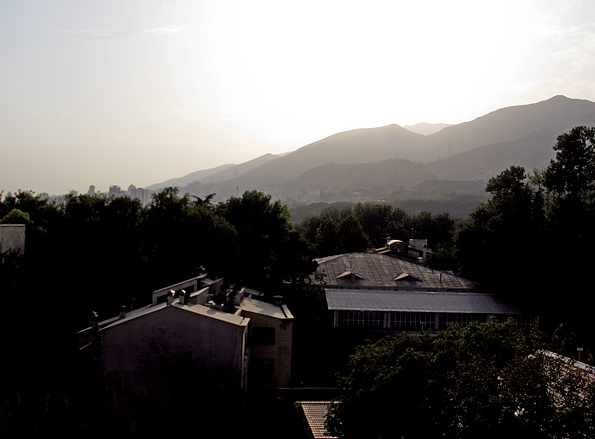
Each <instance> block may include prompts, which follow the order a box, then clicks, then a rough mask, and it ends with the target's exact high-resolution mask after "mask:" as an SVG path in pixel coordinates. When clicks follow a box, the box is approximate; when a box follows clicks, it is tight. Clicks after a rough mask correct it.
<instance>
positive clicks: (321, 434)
mask: <svg viewBox="0 0 595 439" xmlns="http://www.w3.org/2000/svg"><path fill="white" fill-rule="evenodd" d="M300 404H301V406H302V410H303V411H304V416H305V417H306V422H308V427H310V431H311V433H312V437H313V438H314V439H319V438H325V439H333V438H336V437H335V436H330V435H329V434H328V432H327V431H326V427H325V426H324V422H325V420H326V413H327V411H328V406H329V405H330V404H331V402H330V401H300Z"/></svg>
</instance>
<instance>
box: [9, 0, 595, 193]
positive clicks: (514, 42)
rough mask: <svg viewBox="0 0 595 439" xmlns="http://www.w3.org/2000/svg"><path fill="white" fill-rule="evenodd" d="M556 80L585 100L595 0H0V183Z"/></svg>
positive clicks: (282, 142) (377, 120) (250, 153)
mask: <svg viewBox="0 0 595 439" xmlns="http://www.w3.org/2000/svg"><path fill="white" fill-rule="evenodd" d="M558 94H562V95H565V96H567V97H571V98H580V99H588V100H591V101H595V2H593V1H592V0H585V1H581V0H570V1H562V0H511V1H509V0H498V1H492V0H485V1H477V0H469V1H467V0H450V1H448V2H445V1H444V0H415V1H412V0H410V1H407V2H405V1H400V0H391V1H376V0H366V1H350V0H337V1H335V0H328V1H325V0H316V1H310V0H300V1H292V0H291V1H290V0H287V1H284V0H271V1H268V0H250V1H245V0H244V1H241V0H213V1H211V0H178V1H175V0H173V1H167V0H162V1H154V0H126V1H121V0H118V1H113V0H85V1H80V0H51V1H48V0H2V1H1V2H0V191H2V190H4V192H5V193H6V192H7V191H12V192H14V191H16V190H18V189H22V190H33V191H35V192H37V193H40V192H48V193H50V194H62V193H66V192H68V191H69V190H77V191H79V192H86V191H87V189H88V187H89V185H95V186H96V188H97V189H98V190H101V191H103V192H107V190H108V187H109V185H120V186H122V188H127V187H128V185H129V184H134V185H136V186H137V187H144V186H149V185H151V184H153V183H158V182H161V181H164V180H167V179H170V178H174V177H181V176H183V175H186V174H188V173H191V172H194V171H197V170H200V169H208V168H212V167H215V166H218V165H221V164H224V163H242V162H244V161H247V160H250V159H252V158H255V157H258V156H260V155H262V154H265V153H268V152H270V153H273V154H276V153H282V152H287V151H291V150H295V149H297V148H299V147H301V146H304V145H307V144H309V143H312V142H314V141H317V140H320V139H322V138H324V137H327V136H329V135H332V134H335V133H337V132H341V131H347V130H351V129H356V128H367V127H377V126H383V125H388V124H392V123H396V124H399V125H402V126H403V125H411V124H415V123H419V122H429V123H451V124H454V123H460V122H465V121H468V120H472V119H475V118H476V117H480V116H482V115H484V114H486V113H489V112H490V111H493V110H496V109H498V108H502V107H507V106H512V105H521V104H528V103H534V102H538V101H542V100H545V99H548V98H550V97H552V96H554V95H558Z"/></svg>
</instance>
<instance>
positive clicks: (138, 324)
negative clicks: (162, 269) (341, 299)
mask: <svg viewBox="0 0 595 439" xmlns="http://www.w3.org/2000/svg"><path fill="white" fill-rule="evenodd" d="M186 289H188V291H187V290H186ZM221 299H222V300H221ZM77 335H78V343H79V349H80V350H81V351H87V352H89V353H90V354H92V355H96V357H97V361H98V363H99V365H100V367H101V369H102V370H103V372H104V373H109V372H111V371H115V372H118V373H119V374H121V375H122V376H123V378H124V380H125V381H126V382H129V383H131V384H132V385H133V386H134V387H135V388H136V389H139V390H142V391H145V392H148V393H150V394H160V393H163V392H164V391H166V390H167V389H164V388H162V387H163V386H162V385H161V384H160V379H159V376H160V373H162V372H163V370H162V369H163V368H164V367H167V366H168V365H172V364H174V365H175V364H183V363H184V362H186V364H187V365H189V366H191V367H192V368H194V369H195V370H196V371H197V373H200V374H201V377H208V378H209V379H212V380H214V381H215V382H217V383H219V384H221V385H224V386H226V387H228V388H231V389H241V390H243V391H248V389H250V390H251V391H252V390H258V389H277V388H281V387H288V386H289V382H290V380H291V355H292V338H293V316H292V314H291V312H290V311H289V309H288V308H287V306H286V305H284V304H282V303H281V299H280V298H279V297H277V298H276V302H275V303H267V302H265V301H263V300H262V295H261V294H260V293H258V292H256V291H253V290H250V289H247V288H236V289H234V288H228V286H227V285H225V284H224V283H223V280H222V279H218V280H215V281H212V280H210V279H207V278H206V276H198V277H196V278H192V279H189V280H187V281H184V282H180V283H178V284H175V285H171V286H169V287H166V288H163V289H160V290H155V291H154V292H153V301H152V303H151V305H148V306H145V307H143V308H140V309H136V310H132V311H128V312H126V310H125V308H123V309H122V312H121V313H120V315H119V316H117V317H114V318H112V319H108V320H105V321H103V322H98V321H92V324H91V327H89V328H86V329H84V330H82V331H80V332H79V333H78V334H77ZM196 378H200V377H198V376H197V377H196Z"/></svg>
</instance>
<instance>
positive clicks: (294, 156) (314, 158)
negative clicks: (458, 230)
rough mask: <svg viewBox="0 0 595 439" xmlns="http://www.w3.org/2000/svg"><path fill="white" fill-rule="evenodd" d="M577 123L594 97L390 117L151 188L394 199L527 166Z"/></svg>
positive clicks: (309, 198) (544, 160) (544, 157)
mask: <svg viewBox="0 0 595 439" xmlns="http://www.w3.org/2000/svg"><path fill="white" fill-rule="evenodd" d="M578 125H587V126H595V103H594V102H591V101H588V100H582V99H571V98H567V97H565V96H554V97H552V98H550V99H548V100H545V101H541V102H537V103H534V104H528V105H520V106H513V107H506V108H501V109H499V110H496V111H493V112H491V113H488V114H486V115H484V116H481V117H478V118H476V119H474V120H472V121H469V122H464V123H460V124H457V125H446V124H418V125H415V126H411V127H409V128H410V129H407V128H404V127H401V126H399V125H396V124H393V125H388V126H383V127H378V128H363V129H356V130H351V131H346V132H341V133H337V134H334V135H332V136H329V137H327V138H324V139H321V140H319V141H317V142H314V143H311V144H309V145H306V146H303V147H301V148H299V149H297V150H295V151H293V152H291V153H287V154H284V155H273V154H266V155H264V156H261V157H258V158H256V159H254V160H251V161H249V162H246V163H242V164H240V165H222V166H219V167H217V168H213V169H207V170H201V171H197V172H194V173H192V174H188V175H186V176H184V177H180V178H177V179H171V180H168V181H166V182H163V183H157V184H155V185H152V186H150V188H153V189H158V188H162V187H165V186H178V187H180V188H181V189H182V191H187V192H190V193H191V194H194V195H199V196H204V195H206V194H209V193H217V200H218V201H220V200H223V199H226V198H228V197H229V196H232V195H236V194H240V193H243V192H244V191H245V190H252V189H257V190H261V191H263V192H267V193H270V194H271V195H272V196H273V198H275V199H281V200H283V201H286V202H295V203H298V204H299V203H309V202H318V201H326V202H330V201H376V200H387V201H388V200H395V199H397V198H399V197H403V196H405V195H406V194H411V193H416V191H417V192H420V191H421V192H423V191H427V190H428V187H432V188H433V189H431V190H433V191H434V193H435V192H436V191H438V192H440V187H441V186H443V187H444V191H450V190H451V189H452V187H453V185H452V184H447V183H446V181H467V182H476V183H475V184H473V185H471V186H473V187H478V188H480V187H483V186H482V185H477V182H481V181H484V182H485V181H487V179H489V177H491V176H494V175H497V174H498V173H499V172H501V171H503V170H504V169H506V168H507V167H509V166H511V165H521V166H524V167H525V169H527V170H528V171H529V172H531V171H532V170H533V168H542V167H544V166H547V164H548V163H549V161H550V160H551V159H552V158H553V157H554V151H553V149H552V147H553V145H554V144H555V142H556V138H557V136H558V135H560V134H562V133H564V132H567V131H569V130H570V129H571V128H573V127H574V126H578ZM436 130H438V131H436ZM414 131H417V132H414ZM420 133H429V134H427V135H424V134H420ZM463 186H465V185H463ZM467 186H468V187H471V186H469V185H467ZM457 187H462V186H461V185H458V186H457Z"/></svg>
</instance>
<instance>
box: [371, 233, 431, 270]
mask: <svg viewBox="0 0 595 439" xmlns="http://www.w3.org/2000/svg"><path fill="white" fill-rule="evenodd" d="M374 253H379V254H382V255H386V256H391V257H393V258H397V259H403V260H406V261H409V262H414V263H418V264H421V263H423V261H424V260H425V259H426V258H427V257H428V255H429V254H431V253H432V250H430V248H429V247H428V240H427V239H419V238H412V239H410V240H409V244H406V243H405V242H404V241H401V240H400V239H390V237H388V238H387V239H386V245H385V246H384V247H380V248H377V249H375V250H374Z"/></svg>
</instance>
